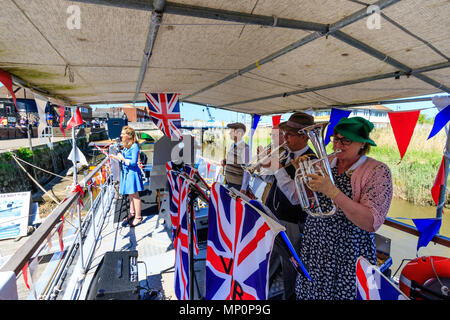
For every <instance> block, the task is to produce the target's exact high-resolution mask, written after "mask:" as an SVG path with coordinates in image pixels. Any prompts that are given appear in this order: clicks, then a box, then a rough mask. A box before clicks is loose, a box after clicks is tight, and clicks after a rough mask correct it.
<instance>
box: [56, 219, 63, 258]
mask: <svg viewBox="0 0 450 320" xmlns="http://www.w3.org/2000/svg"><path fill="white" fill-rule="evenodd" d="M61 220H62V222H61V224H60V225H59V227H58V230H57V232H58V237H59V247H60V248H61V258H62V257H63V254H64V239H63V231H64V216H62V217H61Z"/></svg>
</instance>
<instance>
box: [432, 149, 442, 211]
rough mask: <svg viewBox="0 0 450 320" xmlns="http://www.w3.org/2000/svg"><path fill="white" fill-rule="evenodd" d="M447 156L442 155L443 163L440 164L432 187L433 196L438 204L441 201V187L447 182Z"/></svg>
mask: <svg viewBox="0 0 450 320" xmlns="http://www.w3.org/2000/svg"><path fill="white" fill-rule="evenodd" d="M444 169H445V156H442V161H441V165H440V166H439V170H438V174H437V176H436V179H435V180H434V184H433V187H432V188H431V197H432V198H433V201H434V203H435V204H436V205H438V203H439V194H440V193H441V187H442V186H443V185H444V184H445V170H444Z"/></svg>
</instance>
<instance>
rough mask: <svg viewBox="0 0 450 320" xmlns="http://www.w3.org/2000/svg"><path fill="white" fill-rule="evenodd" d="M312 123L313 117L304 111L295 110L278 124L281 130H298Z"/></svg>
mask: <svg viewBox="0 0 450 320" xmlns="http://www.w3.org/2000/svg"><path fill="white" fill-rule="evenodd" d="M313 124H314V117H313V116H310V115H309V114H307V113H304V112H295V113H294V114H292V115H291V116H290V117H289V120H288V121H285V122H282V123H280V124H279V125H278V127H279V128H280V130H283V131H298V130H300V129H304V128H306V127H309V126H312V125H313Z"/></svg>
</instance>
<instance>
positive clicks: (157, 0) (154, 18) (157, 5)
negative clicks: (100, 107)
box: [133, 0, 166, 103]
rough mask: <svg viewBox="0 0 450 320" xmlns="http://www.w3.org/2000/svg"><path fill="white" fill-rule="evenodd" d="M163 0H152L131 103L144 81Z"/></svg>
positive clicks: (157, 29)
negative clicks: (148, 24) (152, 8)
mask: <svg viewBox="0 0 450 320" xmlns="http://www.w3.org/2000/svg"><path fill="white" fill-rule="evenodd" d="M165 2H166V1H165V0H154V1H153V7H154V10H153V12H152V15H151V17H150V26H149V29H148V35H147V42H146V43H145V49H144V56H143V57H142V62H141V70H140V72H139V78H138V82H137V85H136V93H135V94H134V98H133V103H136V100H137V98H138V96H139V93H140V91H141V87H142V82H143V81H144V77H145V73H146V72H147V67H148V61H149V60H150V57H151V56H152V51H153V46H154V44H155V40H156V36H157V34H158V31H159V25H160V24H161V21H162V11H163V10H164V5H165Z"/></svg>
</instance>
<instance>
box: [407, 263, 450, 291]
mask: <svg viewBox="0 0 450 320" xmlns="http://www.w3.org/2000/svg"><path fill="white" fill-rule="evenodd" d="M433 267H434V270H433ZM435 271H436V273H435ZM436 274H437V276H438V277H439V278H450V258H446V257H439V256H429V257H419V258H416V259H414V260H411V261H410V262H408V263H407V264H406V266H405V267H404V268H403V270H402V273H401V275H400V283H399V287H400V290H401V291H402V292H403V293H404V294H405V295H406V296H408V297H411V282H412V281H415V282H416V283H418V284H419V285H424V284H425V283H426V282H427V281H428V280H430V279H433V278H436Z"/></svg>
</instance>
